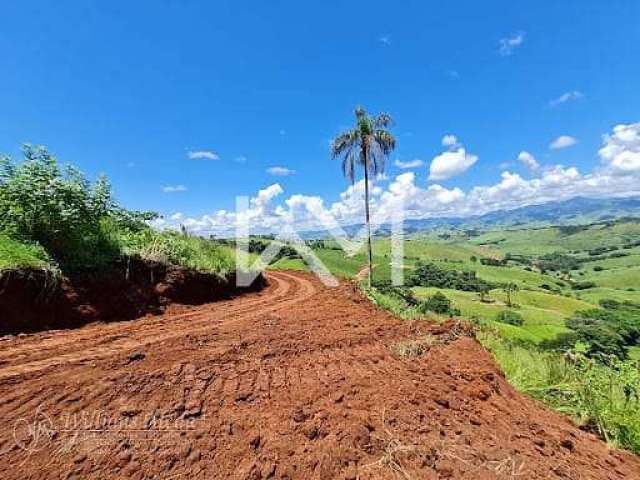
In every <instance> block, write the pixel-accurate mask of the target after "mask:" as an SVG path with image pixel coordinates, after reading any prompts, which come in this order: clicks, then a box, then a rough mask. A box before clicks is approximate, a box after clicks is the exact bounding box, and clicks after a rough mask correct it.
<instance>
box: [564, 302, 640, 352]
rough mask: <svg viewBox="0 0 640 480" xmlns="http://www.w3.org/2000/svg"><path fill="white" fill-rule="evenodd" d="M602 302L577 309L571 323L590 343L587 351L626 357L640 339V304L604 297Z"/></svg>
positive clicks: (581, 336)
mask: <svg viewBox="0 0 640 480" xmlns="http://www.w3.org/2000/svg"><path fill="white" fill-rule="evenodd" d="M600 306H601V307H602V308H594V309H590V310H582V311H579V312H576V314H575V315H574V316H573V317H572V318H570V319H569V320H568V321H567V327H569V328H571V329H572V330H573V331H575V332H576V335H577V337H578V339H579V340H580V341H581V342H583V343H584V344H585V345H587V349H586V353H587V355H589V356H591V357H599V358H602V357H607V356H616V357H618V358H621V359H624V358H626V356H627V351H628V348H629V347H630V346H633V345H636V344H638V342H639V341H640V305H639V304H635V303H631V302H623V303H621V302H618V301H616V300H608V299H603V300H601V301H600Z"/></svg>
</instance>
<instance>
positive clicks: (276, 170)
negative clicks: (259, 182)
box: [267, 167, 296, 177]
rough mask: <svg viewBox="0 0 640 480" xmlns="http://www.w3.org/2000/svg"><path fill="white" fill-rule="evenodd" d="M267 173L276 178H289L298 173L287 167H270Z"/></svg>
mask: <svg viewBox="0 0 640 480" xmlns="http://www.w3.org/2000/svg"><path fill="white" fill-rule="evenodd" d="M267 173H268V174H269V175H274V176H276V177H288V176H289V175H293V174H294V173H296V171H295V170H291V169H290V168H287V167H269V168H267Z"/></svg>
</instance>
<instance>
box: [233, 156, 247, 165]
mask: <svg viewBox="0 0 640 480" xmlns="http://www.w3.org/2000/svg"><path fill="white" fill-rule="evenodd" d="M233 161H234V162H236V163H247V157H245V156H244V155H240V156H239V157H236V158H234V159H233Z"/></svg>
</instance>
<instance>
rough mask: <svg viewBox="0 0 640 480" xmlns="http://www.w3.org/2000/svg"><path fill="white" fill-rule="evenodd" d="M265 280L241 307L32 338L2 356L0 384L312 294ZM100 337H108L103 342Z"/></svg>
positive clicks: (282, 278) (279, 277)
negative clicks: (269, 286)
mask: <svg viewBox="0 0 640 480" xmlns="http://www.w3.org/2000/svg"><path fill="white" fill-rule="evenodd" d="M268 278H269V280H270V281H274V282H275V283H276V287H275V289H273V291H270V292H268V294H267V295H266V296H263V297H262V298H258V299H252V300H246V301H244V302H243V301H242V299H239V302H237V303H240V305H237V306H233V307H231V308H228V307H227V305H235V304H234V303H233V302H225V304H226V305H225V304H222V305H216V304H209V305H206V306H203V307H199V308H197V309H196V310H195V311H193V312H189V313H185V314H178V315H172V316H171V315H170V316H163V317H162V319H161V320H155V321H154V320H152V321H151V322H148V323H145V324H142V325H136V321H135V320H134V321H130V322H120V323H118V324H117V325H113V324H110V325H98V326H88V327H85V328H83V329H81V331H80V332H79V333H77V334H76V333H75V332H69V333H68V334H67V332H59V333H57V334H56V336H55V337H53V341H49V339H50V338H52V337H45V338H44V339H42V340H41V341H38V340H39V339H38V338H34V340H33V343H32V344H30V345H26V346H24V347H23V346H21V345H17V346H15V347H13V348H8V349H7V350H3V351H2V353H1V354H0V365H2V364H8V365H9V366H7V367H4V368H0V380H3V379H7V378H11V377H15V376H19V375H25V374H30V373H35V372H40V371H43V370H47V369H49V368H52V367H55V366H57V365H60V364H63V363H75V362H91V361H94V360H97V359H100V358H105V357H108V356H113V355H117V354H119V353H122V352H127V351H131V350H133V349H136V348H143V347H147V346H149V345H151V344H154V343H158V342H162V341H165V340H172V339H176V338H179V337H182V336H185V335H190V336H194V335H198V334H202V333H207V332H210V331H212V329H214V328H215V327H216V326H217V325H219V324H220V323H222V322H226V323H228V322H236V321H238V320H241V319H242V318H243V317H244V316H246V315H250V316H259V315H263V314H265V313H268V312H270V311H272V310H274V309H276V308H281V307H282V306H283V305H284V306H287V305H292V304H295V303H298V302H304V301H305V300H306V299H308V298H309V297H310V296H312V295H313V294H314V293H315V291H316V289H315V287H314V285H313V284H312V283H311V282H310V281H308V280H307V279H304V278H299V277H296V276H293V275H290V274H287V273H284V272H274V273H270V274H269V276H268ZM105 330H106V332H105ZM65 334H67V335H65ZM105 334H108V335H109V336H107V337H106V338H104V337H103V335H105ZM67 337H71V338H67ZM34 352H37V353H34ZM16 353H17V355H16ZM12 355H13V356H12ZM34 357H35V358H36V359H35V360H34Z"/></svg>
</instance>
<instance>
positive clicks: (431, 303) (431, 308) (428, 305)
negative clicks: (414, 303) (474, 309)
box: [418, 292, 460, 315]
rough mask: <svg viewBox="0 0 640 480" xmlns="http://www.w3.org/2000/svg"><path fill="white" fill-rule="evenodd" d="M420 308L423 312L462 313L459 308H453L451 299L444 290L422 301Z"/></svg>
mask: <svg viewBox="0 0 640 480" xmlns="http://www.w3.org/2000/svg"><path fill="white" fill-rule="evenodd" d="M418 310H419V311H420V312H421V313H427V312H434V313H439V314H440V315H460V311H459V310H458V309H457V308H453V306H452V304H451V300H449V299H448V298H447V297H446V296H445V295H444V294H443V293H442V292H436V293H435V294H434V295H432V296H431V297H429V298H428V299H427V300H425V301H423V302H420V304H419V305H418Z"/></svg>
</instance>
